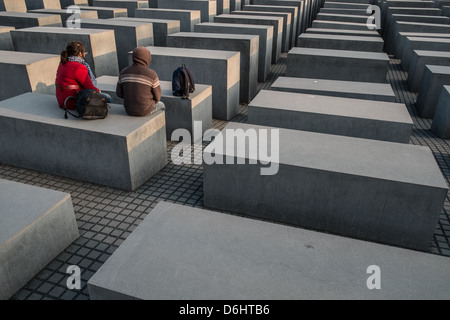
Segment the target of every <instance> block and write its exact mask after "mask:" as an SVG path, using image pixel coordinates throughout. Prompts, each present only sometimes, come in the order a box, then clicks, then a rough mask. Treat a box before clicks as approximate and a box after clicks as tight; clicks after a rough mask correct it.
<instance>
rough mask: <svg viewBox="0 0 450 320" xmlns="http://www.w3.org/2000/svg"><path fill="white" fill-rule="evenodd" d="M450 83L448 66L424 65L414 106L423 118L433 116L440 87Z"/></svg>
mask: <svg viewBox="0 0 450 320" xmlns="http://www.w3.org/2000/svg"><path fill="white" fill-rule="evenodd" d="M449 84H450V67H445V66H435V65H425V69H424V71H423V76H422V79H421V81H420V87H419V94H418V96H417V102H416V108H417V110H418V111H419V114H420V116H421V117H423V118H433V116H434V115H435V111H436V107H437V105H438V102H439V97H440V95H441V91H442V87H443V86H444V85H449Z"/></svg>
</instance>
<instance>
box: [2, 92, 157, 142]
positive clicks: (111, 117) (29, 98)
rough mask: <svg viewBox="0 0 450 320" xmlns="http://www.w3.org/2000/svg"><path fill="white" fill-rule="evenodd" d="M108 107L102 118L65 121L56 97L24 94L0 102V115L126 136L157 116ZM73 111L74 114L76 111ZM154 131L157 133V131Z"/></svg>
mask: <svg viewBox="0 0 450 320" xmlns="http://www.w3.org/2000/svg"><path fill="white" fill-rule="evenodd" d="M110 106H111V108H110V109H109V113H108V116H107V117H106V118H105V119H101V120H93V121H87V120H82V119H77V118H74V117H72V116H70V115H69V118H68V119H64V110H62V109H60V108H59V106H58V102H57V101H56V97H55V96H53V95H46V94H37V93H26V94H23V95H20V96H17V97H14V98H10V99H7V100H3V101H0V116H1V117H11V118H18V119H23V120H26V121H32V122H41V123H45V124H49V125H55V126H62V127H69V128H74V129H80V130H88V131H92V132H98V133H104V134H111V135H117V136H124V137H126V136H128V135H130V134H131V133H133V132H135V131H136V130H137V129H139V128H140V127H142V126H143V125H144V124H145V123H146V122H148V121H149V120H150V119H152V118H154V117H156V116H157V115H158V114H159V113H155V115H153V116H150V117H131V116H129V115H127V114H126V112H125V109H124V107H123V106H122V105H118V104H110ZM74 112H75V114H76V111H74ZM154 129H155V131H156V130H157V129H159V128H156V127H155V128H154ZM149 134H151V133H149ZM142 138H143V139H144V138H145V137H142Z"/></svg>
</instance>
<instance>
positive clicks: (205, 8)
mask: <svg viewBox="0 0 450 320" xmlns="http://www.w3.org/2000/svg"><path fill="white" fill-rule="evenodd" d="M216 1H217V0H149V7H150V8H159V9H181V10H198V11H200V17H201V22H212V21H213V19H214V16H215V15H216V14H217V10H218V6H219V5H218V4H217V2H216ZM220 2H223V0H222V1H220ZM228 2H229V1H228ZM225 5H226V4H225ZM220 6H221V7H223V6H224V4H223V3H221V4H220ZM229 6H230V4H229V3H228V12H229ZM222 11H223V9H222Z"/></svg>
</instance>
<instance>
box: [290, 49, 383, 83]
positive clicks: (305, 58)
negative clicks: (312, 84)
mask: <svg viewBox="0 0 450 320" xmlns="http://www.w3.org/2000/svg"><path fill="white" fill-rule="evenodd" d="M388 69H389V57H388V56H387V54H385V53H379V52H362V51H346V50H325V49H311V48H293V49H291V51H289V53H288V57H287V67H286V76H287V77H300V78H318V79H329V80H344V81H362V82H378V83H385V82H386V75H387V72H388Z"/></svg>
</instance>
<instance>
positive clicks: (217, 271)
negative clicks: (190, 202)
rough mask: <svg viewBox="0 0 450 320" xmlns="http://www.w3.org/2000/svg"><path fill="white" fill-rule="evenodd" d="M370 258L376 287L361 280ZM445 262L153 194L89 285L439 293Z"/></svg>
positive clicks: (359, 295)
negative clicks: (378, 281)
mask: <svg viewBox="0 0 450 320" xmlns="http://www.w3.org/2000/svg"><path fill="white" fill-rule="evenodd" d="M374 264H376V265H377V266H380V268H381V273H382V290H368V288H367V285H366V281H367V278H368V277H369V275H368V274H367V273H366V272H367V269H368V267H369V266H371V265H374ZM449 267H450V259H449V258H446V257H439V256H433V255H430V254H425V253H421V252H416V251H412V250H405V249H400V248H396V247H391V246H386V245H379V244H375V243H371V242H366V241H361V240H353V239H350V238H345V237H339V236H335V235H330V234H325V233H319V232H314V231H309V230H305V229H301V228H294V227H291V226H286V225H281V224H276V223H270V222H265V221H260V220H255V219H249V218H243V217H238V216H234V215H230V214H221V213H218V212H214V211H210V210H200V209H197V208H191V207H186V206H181V205H178V204H172V203H167V202H159V203H158V204H157V206H156V207H155V208H154V209H153V210H152V212H151V214H148V215H147V216H146V217H145V219H144V220H143V221H142V222H141V223H140V224H139V225H138V226H137V227H136V229H135V230H134V231H133V232H132V233H131V235H130V236H129V237H128V238H127V239H126V240H125V241H124V242H123V243H122V245H121V246H120V247H119V248H118V249H117V250H116V251H115V252H114V254H113V255H112V256H111V257H110V259H109V260H107V261H106V263H105V264H103V266H102V267H100V269H99V270H98V271H97V273H96V274H94V275H93V276H92V277H91V279H90V280H89V281H88V284H89V286H94V287H91V288H90V291H91V292H97V291H99V298H100V297H101V291H103V290H108V291H109V292H112V294H111V295H112V296H113V297H114V294H117V293H119V294H121V295H122V296H121V297H124V296H128V297H133V298H135V299H136V298H138V299H146V300H153V299H156V300H158V299H162V300H166V299H169V300H172V299H173V300H183V299H188V300H196V299H200V300H203V299H205V300H221V299H226V300H234V299H236V300H240V299H246V300H253V299H255V300H263V299H271V300H272V299H273V300H277V299H294V300H307V299H387V300H389V299H436V298H441V299H448V298H449V295H450V292H449V290H448V286H449V283H450V275H449V273H448V272H447V270H448V269H449ZM95 287H97V288H100V289H95ZM218 288H220V289H219V290H218ZM107 295H108V294H107Z"/></svg>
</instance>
